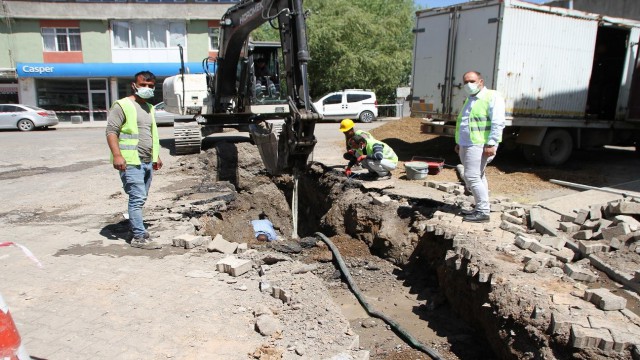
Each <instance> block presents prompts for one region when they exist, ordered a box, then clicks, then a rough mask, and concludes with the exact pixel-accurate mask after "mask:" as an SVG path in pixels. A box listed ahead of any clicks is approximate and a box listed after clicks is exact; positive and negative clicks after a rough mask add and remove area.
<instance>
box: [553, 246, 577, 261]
mask: <svg viewBox="0 0 640 360" xmlns="http://www.w3.org/2000/svg"><path fill="white" fill-rule="evenodd" d="M551 255H553V256H555V257H556V259H558V260H560V261H562V262H563V263H568V262H572V261H573V258H574V257H575V256H576V253H574V252H573V250H571V249H569V248H562V249H560V250H556V251H552V252H551Z"/></svg>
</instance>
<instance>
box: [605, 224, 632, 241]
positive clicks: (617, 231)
mask: <svg viewBox="0 0 640 360" xmlns="http://www.w3.org/2000/svg"><path fill="white" fill-rule="evenodd" d="M600 231H601V232H602V237H603V238H604V239H605V240H607V241H611V239H612V238H614V237H616V238H618V240H623V241H626V240H627V239H628V238H629V237H630V236H627V235H629V234H631V229H630V228H629V224H627V223H623V222H621V223H618V224H617V225H615V226H612V227H608V228H604V229H601V230H600Z"/></svg>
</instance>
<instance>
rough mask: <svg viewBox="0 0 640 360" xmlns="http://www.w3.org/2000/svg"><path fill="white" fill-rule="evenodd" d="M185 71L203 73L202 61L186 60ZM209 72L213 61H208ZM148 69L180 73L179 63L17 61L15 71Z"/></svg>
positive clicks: (82, 73)
mask: <svg viewBox="0 0 640 360" xmlns="http://www.w3.org/2000/svg"><path fill="white" fill-rule="evenodd" d="M184 66H185V73H191V74H197V73H203V72H204V70H203V69H202V63H199V62H187V63H185V64H184ZM209 67H210V69H209V71H210V72H212V73H213V72H214V71H215V63H210V65H209ZM144 70H148V71H151V72H152V73H153V74H154V75H156V76H173V75H177V74H179V73H180V63H123V64H113V63H90V64H78V63H17V65H16V73H17V74H18V77H22V78H29V77H30V78H68V77H82V78H86V77H133V75H135V74H136V73H137V72H139V71H144Z"/></svg>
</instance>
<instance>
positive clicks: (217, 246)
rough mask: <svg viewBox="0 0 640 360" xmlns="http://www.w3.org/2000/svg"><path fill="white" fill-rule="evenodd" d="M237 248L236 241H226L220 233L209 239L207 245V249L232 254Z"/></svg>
mask: <svg viewBox="0 0 640 360" xmlns="http://www.w3.org/2000/svg"><path fill="white" fill-rule="evenodd" d="M237 249H238V243H234V242H230V241H227V240H225V239H224V238H223V237H222V235H220V234H217V235H216V237H214V238H213V240H211V242H210V243H209V245H207V251H209V252H214V251H217V252H221V253H223V254H233V253H234V252H236V250H237Z"/></svg>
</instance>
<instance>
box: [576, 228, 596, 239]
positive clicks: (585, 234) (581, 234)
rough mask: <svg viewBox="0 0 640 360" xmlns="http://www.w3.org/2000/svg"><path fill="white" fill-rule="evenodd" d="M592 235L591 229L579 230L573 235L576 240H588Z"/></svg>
mask: <svg viewBox="0 0 640 360" xmlns="http://www.w3.org/2000/svg"><path fill="white" fill-rule="evenodd" d="M592 236H593V230H580V231H578V232H576V233H575V234H574V235H573V238H574V239H576V240H590V239H591V237H592Z"/></svg>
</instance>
